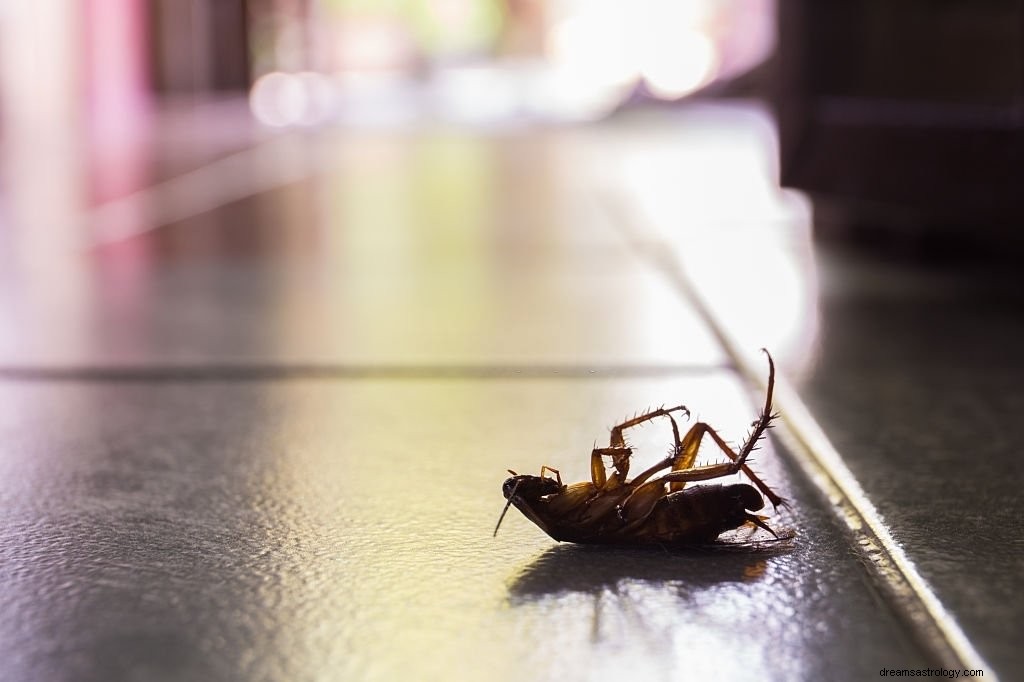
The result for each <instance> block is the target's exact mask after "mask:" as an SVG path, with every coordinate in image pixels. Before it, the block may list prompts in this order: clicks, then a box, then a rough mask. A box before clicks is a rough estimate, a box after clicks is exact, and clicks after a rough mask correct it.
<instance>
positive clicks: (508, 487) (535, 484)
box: [501, 474, 562, 501]
mask: <svg viewBox="0 0 1024 682" xmlns="http://www.w3.org/2000/svg"><path fill="white" fill-rule="evenodd" d="M561 490H562V487H561V486H560V485H558V482H557V481H555V480H554V479H552V478H546V477H544V476H530V475H528V474H516V475H514V476H512V477H511V478H506V479H505V482H504V483H503V484H502V485H501V493H502V494H503V495H504V496H505V499H506V500H509V501H511V500H512V496H513V495H515V496H516V497H520V498H523V499H527V500H537V499H540V498H541V497H544V496H545V495H552V494H554V493H557V492H560V491H561Z"/></svg>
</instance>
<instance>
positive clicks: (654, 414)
mask: <svg viewBox="0 0 1024 682" xmlns="http://www.w3.org/2000/svg"><path fill="white" fill-rule="evenodd" d="M673 412H685V413H686V416H687V417H689V416H690V411H689V410H688V409H686V405H676V406H675V407H670V408H668V409H665V408H664V407H659V408H658V409H656V410H651V411H649V412H645V413H643V414H641V415H637V416H636V417H633V418H632V419H627V420H626V421H624V422H622V423H621V424H618V425H616V426H613V427H612V433H611V437H610V439H609V445H611V446H612V447H613V448H617V447H618V448H623V447H626V439H625V438H624V437H623V435H622V432H623V431H624V430H626V429H628V428H631V427H634V426H639V425H640V424H643V423H644V422H649V421H651V420H652V419H656V418H658V417H669V416H671V414H672V413H673ZM674 423H675V422H674V421H673V424H674ZM678 436H679V432H678V430H677V431H676V439H677V440H678Z"/></svg>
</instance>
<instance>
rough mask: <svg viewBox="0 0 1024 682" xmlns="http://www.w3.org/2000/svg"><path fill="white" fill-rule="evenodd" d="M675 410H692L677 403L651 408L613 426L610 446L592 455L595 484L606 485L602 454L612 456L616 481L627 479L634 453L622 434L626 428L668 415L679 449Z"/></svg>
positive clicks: (591, 462) (591, 461) (600, 486)
mask: <svg viewBox="0 0 1024 682" xmlns="http://www.w3.org/2000/svg"><path fill="white" fill-rule="evenodd" d="M673 412H685V413H686V416H690V411H689V410H688V409H686V406H685V405H676V406H675V407H670V408H668V409H666V408H664V407H659V408H658V409H656V410H650V411H648V412H645V413H643V414H641V415H637V416H635V417H633V418H632V419H627V420H626V421H624V422H622V423H621V424H617V425H615V426H613V427H612V430H611V436H610V437H609V445H610V447H607V448H594V450H593V451H592V452H591V455H590V457H591V460H590V472H591V480H593V482H594V485H596V486H598V487H599V488H603V487H604V485H605V469H604V464H603V463H602V462H601V461H599V460H600V458H601V457H602V456H606V457H611V458H612V467H613V468H614V469H615V473H614V474H612V476H613V478H614V480H615V481H616V483H617V484H621V483H624V482H625V481H626V476H627V475H628V474H629V458H630V455H632V454H633V451H632V450H631V449H630V448H628V447H627V446H626V439H625V437H624V436H623V435H622V432H623V431H624V430H625V429H628V428H631V427H633V426H638V425H640V424H643V423H644V422H648V421H651V420H652V419H656V418H658V417H668V418H669V420H670V421H671V422H672V433H673V434H674V436H675V444H676V449H677V450H678V446H679V427H678V425H676V420H675V419H674V418H673V417H672V413H673ZM652 473H653V472H652ZM649 475H650V474H648V476H649Z"/></svg>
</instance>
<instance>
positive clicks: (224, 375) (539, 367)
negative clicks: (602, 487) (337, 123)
mask: <svg viewBox="0 0 1024 682" xmlns="http://www.w3.org/2000/svg"><path fill="white" fill-rule="evenodd" d="M728 368H731V366H726V365H722V364H717V363H712V364H692V365H657V364H651V365H640V364H637V365H621V364H620V365H576V364H521V365H518V364H501V365H498V364H495V365H491V364H479V365H475V364H445V363H437V364H429V363H428V364H372V363H370V364H339V363H336V364H268V365H263V364H205V365H204V364H195V365H174V364H161V365H149V364H147V365H138V366H116V365H109V366H104V365H90V366H75V367H44V366H22V367H15V366H7V367H3V366H0V381H40V382H43V381H114V382H117V381H120V382H149V381H153V382H160V381H162V382H178V381H291V380H302V379H610V378H614V379H623V378H649V377H657V376H678V375H682V374H687V375H693V374H710V373H714V372H721V371H723V370H725V369H728Z"/></svg>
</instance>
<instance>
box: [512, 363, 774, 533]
mask: <svg viewBox="0 0 1024 682" xmlns="http://www.w3.org/2000/svg"><path fill="white" fill-rule="evenodd" d="M764 353H765V355H767V356H768V392H767V396H766V397H765V401H764V409H763V410H762V412H761V414H760V415H759V416H758V418H757V421H755V422H754V424H753V429H752V430H751V432H750V435H748V436H747V439H746V441H745V442H744V443H743V447H741V448H740V450H739V452H738V453H737V452H734V451H733V450H732V448H730V447H729V446H728V445H727V444H726V443H725V441H724V440H722V438H721V437H720V436H719V435H718V434H717V433H716V432H715V430H714V429H713V428H711V427H710V426H708V425H707V424H705V423H703V422H697V423H696V424H694V425H693V426H692V427H691V428H690V430H689V431H687V432H686V435H685V436H683V437H682V439H680V438H679V426H678V425H677V424H676V420H675V418H674V417H673V416H672V414H673V413H674V412H680V413H684V414H685V415H686V416H687V417H688V416H689V415H690V411H689V410H687V409H686V408H685V407H684V406H682V405H678V406H676V407H671V408H668V409H665V408H659V409H657V410H652V411H650V412H647V413H645V414H642V415H639V416H637V417H634V418H633V419H630V420H628V421H625V422H623V423H621V424H619V425H618V426H616V427H614V428H613V429H612V432H611V442H610V444H609V447H607V448H595V449H594V450H593V452H592V453H591V455H590V479H591V480H590V481H587V482H583V483H573V484H572V485H563V484H562V477H561V475H560V474H559V473H558V471H557V470H556V469H552V468H551V467H549V466H542V467H541V470H540V476H530V475H527V474H517V473H516V472H514V471H512V470H509V473H510V474H512V477H511V478H509V479H507V480H506V481H505V483H504V484H503V485H502V487H501V489H502V493H503V494H504V495H505V498H506V499H507V500H508V503H507V504H506V505H505V509H504V510H503V511H502V512H501V517H499V518H498V525H497V526H495V527H494V533H495V535H497V533H498V527H499V526H501V521H502V519H504V518H505V513H506V512H507V511H508V508H509V506H510V505H515V506H516V508H517V509H518V510H519V511H521V512H522V513H523V515H524V516H526V518H528V519H530V520H531V521H533V522H534V523H535V524H537V526H539V527H540V529H541V530H543V531H544V532H545V533H547V534H548V535H550V536H551V537H552V538H554V539H555V540H559V541H565V542H580V543H590V544H617V545H663V546H666V547H671V546H676V547H679V546H687V545H697V544H705V543H710V542H712V541H713V540H714V539H715V538H717V537H718V536H719V535H720V534H722V533H724V532H726V531H729V530H733V529H735V528H739V527H740V526H742V525H744V524H753V525H754V526H757V527H759V528H763V529H765V530H766V531H768V532H769V533H771V534H772V535H774V536H776V537H778V536H777V535H776V534H775V531H773V530H772V529H771V528H769V527H768V526H767V524H765V522H764V517H761V516H758V515H757V514H754V513H752V512H756V511H758V510H759V509H761V508H762V507H764V500H763V499H762V498H761V494H763V495H764V496H765V497H767V498H768V500H769V501H770V502H771V503H772V505H773V506H776V507H777V506H778V505H779V504H782V503H783V502H784V501H783V499H782V498H781V497H779V496H778V495H776V494H775V493H774V492H772V490H771V488H769V487H768V486H767V485H765V484H764V482H763V481H761V479H760V478H758V477H757V475H756V474H755V473H754V472H753V471H751V470H750V468H749V467H748V466H747V458H748V457H749V456H750V453H751V452H752V451H753V450H754V446H755V445H756V444H757V441H758V440H760V439H761V437H762V436H764V434H765V431H767V429H768V428H769V427H770V426H771V422H772V420H773V419H775V418H776V417H777V416H778V415H776V414H772V391H773V389H774V388H775V363H774V362H772V357H771V355H769V354H768V351H764ZM658 417H666V418H667V419H668V420H669V422H670V423H671V424H672V434H673V436H674V439H675V442H674V445H673V448H672V451H671V453H670V454H669V456H668V457H666V458H665V459H664V460H662V461H661V462H658V463H657V464H655V465H654V466H652V467H651V468H649V469H647V470H646V471H644V472H643V473H641V474H639V475H638V476H636V477H635V478H633V480H628V479H627V478H626V475H627V474H628V473H629V460H630V456H631V455H632V450H631V449H630V448H629V447H627V446H626V440H625V438H624V437H623V435H622V432H623V431H624V430H625V429H628V428H630V427H633V426H637V425H638V424H642V423H644V422H647V421H650V420H652V419H656V418H658ZM705 435H707V436H710V437H711V439H712V440H713V441H714V442H715V444H716V445H717V446H718V448H719V449H720V450H721V451H722V452H723V453H725V455H726V456H727V457H728V458H729V460H730V461H729V462H724V463H721V464H709V465H705V466H696V460H697V451H698V449H699V448H700V443H701V440H702V439H703V438H704V436H705ZM604 457H609V458H610V459H611V464H612V469H613V471H612V472H611V474H610V475H609V474H608V472H607V470H606V469H605V465H604V460H603V458H604ZM666 469H668V470H669V471H668V472H667V473H665V474H663V475H661V476H659V477H657V478H655V475H656V474H658V473H660V472H662V471H664V470H666ZM740 471H742V472H743V473H744V474H746V476H747V478H749V479H750V482H751V483H753V484H754V486H756V488H757V490H755V489H754V487H752V486H750V485H747V484H745V483H740V484H734V485H702V486H696V487H692V488H687V489H684V487H685V486H686V484H687V483H691V482H694V481H708V480H711V479H715V478H721V477H722V476H730V475H732V474H736V473H738V472H740ZM546 472H550V473H551V474H554V478H552V477H551V476H546V475H545V473H546ZM758 490H760V491H761V494H758Z"/></svg>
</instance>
